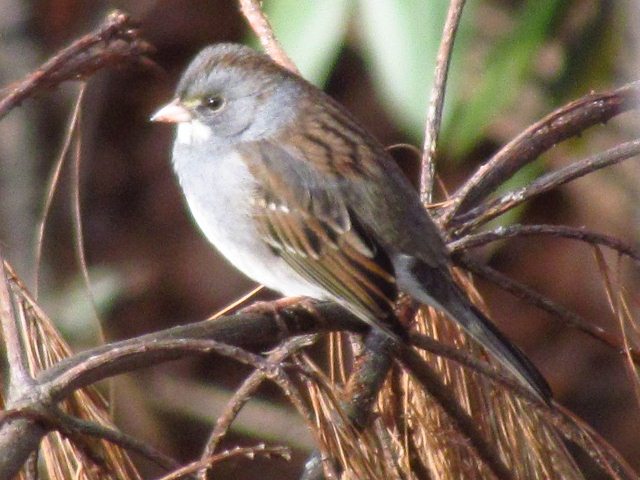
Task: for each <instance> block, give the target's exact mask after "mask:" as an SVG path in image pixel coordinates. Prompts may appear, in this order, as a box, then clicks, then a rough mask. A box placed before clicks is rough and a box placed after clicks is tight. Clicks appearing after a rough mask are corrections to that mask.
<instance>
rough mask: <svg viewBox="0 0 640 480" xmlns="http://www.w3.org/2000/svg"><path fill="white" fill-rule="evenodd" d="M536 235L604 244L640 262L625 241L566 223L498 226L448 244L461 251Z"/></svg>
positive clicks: (452, 250) (636, 251) (636, 254)
mask: <svg viewBox="0 0 640 480" xmlns="http://www.w3.org/2000/svg"><path fill="white" fill-rule="evenodd" d="M534 235H549V236H552V237H559V238H569V239H573V240H579V241H582V242H585V243H588V244H590V245H603V246H605V247H608V248H611V249H612V250H615V251H616V252H618V253H620V254H621V255H625V256H627V257H630V258H631V259H632V260H633V261H635V262H636V263H640V251H639V250H637V249H635V248H633V247H632V246H630V245H628V244H626V243H624V242H623V241H621V240H619V239H617V238H615V237H612V236H610V235H605V234H602V233H597V232H592V231H590V230H586V229H584V228H578V227H568V226H565V225H509V226H508V227H498V228H496V229H495V230H491V231H488V232H480V233H474V234H469V235H466V236H465V237H463V238H461V239H459V240H455V241H453V242H450V243H449V244H448V247H449V249H450V250H451V252H459V251H463V250H468V249H470V248H476V247H481V246H484V245H486V244H488V243H491V242H496V241H499V240H505V239H507V238H515V237H528V236H534Z"/></svg>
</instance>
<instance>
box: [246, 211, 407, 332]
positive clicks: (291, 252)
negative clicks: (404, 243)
mask: <svg viewBox="0 0 640 480" xmlns="http://www.w3.org/2000/svg"><path fill="white" fill-rule="evenodd" d="M312 201H313V200H312ZM254 217H255V219H256V220H257V222H258V228H259V231H260V232H261V234H262V235H263V238H264V240H265V241H266V242H267V243H268V244H269V245H270V246H271V247H272V248H273V249H274V250H275V251H276V252H277V253H278V254H279V255H280V256H281V257H282V258H283V259H284V260H285V261H286V262H287V263H288V264H289V265H291V267H292V268H293V269H294V270H295V271H296V272H297V273H298V274H300V275H301V276H302V277H304V278H306V279H308V280H309V281H311V282H314V283H317V284H319V285H321V286H322V287H323V288H324V289H326V290H327V292H328V293H330V294H331V295H332V296H334V297H335V298H336V299H337V300H342V301H343V302H345V301H346V303H347V304H348V306H349V307H350V308H351V309H352V310H353V311H354V313H356V314H357V315H358V316H360V317H363V316H364V317H366V318H367V319H369V320H372V319H374V318H379V319H382V318H386V317H388V315H389V313H390V311H391V309H392V307H393V303H394V301H395V299H396V295H397V290H396V285H395V279H394V276H393V268H392V266H391V262H390V261H389V259H388V258H386V255H385V254H384V252H383V251H382V250H381V249H380V248H379V246H378V245H375V244H373V243H372V242H371V240H370V239H369V238H364V237H363V232H359V231H358V230H357V228H356V227H357V222H355V221H354V220H353V219H351V218H350V219H349V229H348V230H346V231H345V230H343V229H342V228H339V229H337V228H336V227H335V225H332V224H331V223H329V222H325V221H322V220H319V219H318V218H317V217H314V216H312V215H311V214H310V213H309V212H308V211H304V210H300V209H299V208H296V207H294V206H289V205H285V204H283V203H274V202H273V201H272V202H268V203H267V202H263V201H260V200H258V201H256V202H254ZM343 224H344V223H343Z"/></svg>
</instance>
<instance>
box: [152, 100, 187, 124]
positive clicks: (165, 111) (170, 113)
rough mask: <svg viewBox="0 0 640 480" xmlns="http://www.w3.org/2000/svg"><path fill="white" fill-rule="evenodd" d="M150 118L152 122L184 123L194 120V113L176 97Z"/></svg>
mask: <svg viewBox="0 0 640 480" xmlns="http://www.w3.org/2000/svg"><path fill="white" fill-rule="evenodd" d="M149 120H151V121H152V122H166V123H182V122H190V121H191V120H193V115H191V112H189V110H187V109H186V108H185V107H184V105H182V104H181V103H180V100H179V99H177V98H176V99H175V100H173V101H172V102H171V103H167V104H166V105H165V106H164V107H162V108H161V109H160V110H158V111H157V112H156V113H154V114H153V115H152V116H151V118H150V119H149Z"/></svg>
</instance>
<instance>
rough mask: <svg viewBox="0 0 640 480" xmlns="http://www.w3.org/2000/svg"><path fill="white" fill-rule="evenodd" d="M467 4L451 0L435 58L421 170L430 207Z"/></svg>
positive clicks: (424, 198) (422, 187)
mask: <svg viewBox="0 0 640 480" xmlns="http://www.w3.org/2000/svg"><path fill="white" fill-rule="evenodd" d="M465 2H466V0H451V3H450V4H449V10H448V11H447V18H446V20H445V24H444V31H443V32H442V41H441V42H440V47H439V49H438V56H437V58H436V70H435V75H434V79H433V87H432V89H431V99H430V101H429V110H428V112H427V123H426V127H425V132H424V146H423V147H422V161H421V166H420V199H421V200H422V203H423V204H424V205H428V204H430V203H431V201H432V197H433V181H434V178H435V161H436V149H437V146H438V136H439V134H440V125H441V123H442V109H443V106H444V98H445V92H446V89H447V76H448V74H449V65H450V63H451V54H452V53H453V44H454V40H455V36H456V32H457V30H458V26H459V25H460V18H461V16H462V9H463V8H464V4H465Z"/></svg>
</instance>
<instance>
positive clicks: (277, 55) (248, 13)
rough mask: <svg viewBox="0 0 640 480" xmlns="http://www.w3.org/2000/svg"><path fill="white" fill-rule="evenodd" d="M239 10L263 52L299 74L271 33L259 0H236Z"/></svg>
mask: <svg viewBox="0 0 640 480" xmlns="http://www.w3.org/2000/svg"><path fill="white" fill-rule="evenodd" d="M238 3H239V4H240V11H242V14H243V15H244V17H245V18H246V19H247V22H248V23H249V26H250V27H251V29H252V30H253V31H254V32H255V34H256V35H257V37H258V39H259V40H260V44H261V45H262V48H264V50H265V52H267V54H268V55H269V56H270V57H271V58H272V59H273V60H274V61H275V62H276V63H277V64H279V65H281V66H283V67H284V68H286V69H287V70H289V71H291V72H293V73H297V74H300V72H299V71H298V68H297V67H296V66H295V64H294V63H293V62H292V61H291V59H290V58H289V56H288V55H287V52H285V51H284V49H283V48H282V46H281V45H280V42H278V40H277V39H276V37H275V35H274V34H273V29H272V28H271V25H270V24H269V20H268V19H267V17H266V15H265V14H264V12H263V11H262V8H260V2H258V1H257V0H238Z"/></svg>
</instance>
